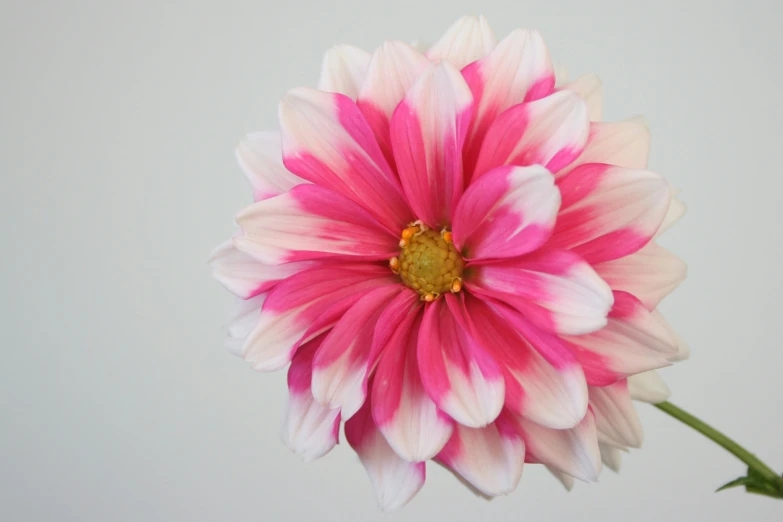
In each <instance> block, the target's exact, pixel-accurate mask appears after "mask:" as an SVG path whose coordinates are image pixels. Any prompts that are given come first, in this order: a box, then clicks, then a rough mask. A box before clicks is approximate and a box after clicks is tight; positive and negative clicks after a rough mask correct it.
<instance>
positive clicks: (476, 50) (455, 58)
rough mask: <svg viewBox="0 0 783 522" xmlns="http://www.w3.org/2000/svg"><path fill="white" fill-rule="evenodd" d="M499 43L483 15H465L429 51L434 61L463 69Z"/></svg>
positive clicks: (429, 56)
mask: <svg viewBox="0 0 783 522" xmlns="http://www.w3.org/2000/svg"><path fill="white" fill-rule="evenodd" d="M495 45H497V38H496V37H495V33H494V32H492V28H491V27H490V26H489V22H487V19H486V18H484V17H483V16H463V17H462V18H460V19H459V20H457V21H456V22H455V23H454V24H453V25H452V26H451V27H449V28H448V30H447V31H446V34H444V35H443V36H442V37H441V38H440V40H438V41H437V42H436V43H435V45H433V46H432V47H430V49H429V51H427V58H429V59H430V60H432V61H433V62H449V63H450V64H451V65H453V66H454V67H455V68H457V69H462V68H463V67H465V66H466V65H468V64H469V63H471V62H474V61H476V60H478V59H479V58H482V57H484V56H486V55H487V54H489V53H490V51H492V49H493V48H494V47H495Z"/></svg>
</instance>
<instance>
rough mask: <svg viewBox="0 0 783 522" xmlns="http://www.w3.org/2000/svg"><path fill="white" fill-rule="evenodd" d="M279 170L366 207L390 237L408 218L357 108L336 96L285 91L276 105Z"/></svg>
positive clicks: (402, 199)
mask: <svg viewBox="0 0 783 522" xmlns="http://www.w3.org/2000/svg"><path fill="white" fill-rule="evenodd" d="M279 117H280V128H281V134H282V137H283V161H284V163H285V166H286V167H287V168H288V169H289V170H290V171H291V172H294V173H296V174H298V175H299V176H300V177H302V178H304V179H306V180H308V181H312V182H313V183H316V184H318V185H321V186H323V187H327V188H331V189H332V190H335V191H337V192H339V193H341V194H343V195H344V196H346V197H348V198H349V199H351V200H353V201H354V202H355V203H357V204H358V205H361V206H363V207H364V208H366V209H367V210H368V211H369V212H370V213H371V214H372V215H373V216H374V217H375V218H376V219H378V221H379V222H381V223H382V224H383V225H384V226H385V227H386V228H388V229H389V230H390V231H392V232H394V233H395V234H397V233H399V231H400V230H401V229H402V228H404V226H405V225H406V224H407V223H408V222H410V221H411V219H412V215H411V214H410V210H409V209H408V207H407V204H406V203H405V199H404V198H403V196H402V191H401V188H400V186H399V183H398V182H397V179H396V177H395V175H394V173H393V172H392V170H391V168H390V167H389V165H388V163H387V162H386V159H385V158H384V157H383V153H382V152H381V149H380V148H379V147H378V143H377V142H376V141H375V136H374V135H373V132H372V129H371V128H370V126H369V124H368V123H367V120H365V119H364V116H363V115H362V113H361V111H360V110H359V108H358V107H357V106H356V104H355V103H354V102H353V101H351V99H350V98H348V97H346V96H344V95H342V94H330V93H324V92H321V91H316V90H313V89H307V88H299V89H294V90H292V91H289V93H288V94H287V95H286V96H285V97H284V98H283V101H282V102H280V109H279Z"/></svg>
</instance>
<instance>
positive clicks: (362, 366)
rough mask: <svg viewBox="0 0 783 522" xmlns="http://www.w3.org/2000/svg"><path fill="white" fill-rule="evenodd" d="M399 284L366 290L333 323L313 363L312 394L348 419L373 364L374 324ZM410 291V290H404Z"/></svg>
mask: <svg viewBox="0 0 783 522" xmlns="http://www.w3.org/2000/svg"><path fill="white" fill-rule="evenodd" d="M403 288H404V287H403V286H402V285H387V286H382V287H379V288H376V289H374V290H370V291H369V292H367V293H366V294H365V295H364V296H362V297H361V298H359V299H358V300H357V301H356V303H355V304H354V305H353V306H352V307H351V308H350V309H349V310H348V311H347V312H346V313H345V315H343V316H342V317H341V318H340V319H339V320H338V321H337V324H335V326H334V328H333V329H332V331H331V332H329V335H328V336H327V337H326V339H324V342H323V344H321V347H320V348H319V349H318V352H317V353H316V354H315V358H314V360H313V395H314V396H315V398H316V400H317V401H318V402H320V403H322V404H324V405H327V406H328V407H329V408H338V407H339V408H341V409H342V415H343V418H344V419H350V418H351V416H352V415H353V414H354V413H356V411H358V409H359V408H360V407H361V405H362V404H363V403H364V399H365V398H366V397H367V377H368V374H369V372H370V369H371V368H373V367H374V366H375V364H376V362H377V358H378V354H377V353H374V351H373V350H372V349H371V347H372V339H373V334H374V332H375V325H376V323H377V322H378V318H379V317H380V315H381V312H383V310H384V308H386V306H387V305H388V304H389V301H391V300H392V299H394V297H396V296H397V295H398V294H399V293H400V292H401V291H403ZM405 290H406V291H408V292H410V290H408V289H405Z"/></svg>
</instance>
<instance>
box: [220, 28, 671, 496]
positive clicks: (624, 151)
mask: <svg viewBox="0 0 783 522" xmlns="http://www.w3.org/2000/svg"><path fill="white" fill-rule="evenodd" d="M601 103H602V99H601V83H600V81H599V80H598V78H597V77H596V76H594V75H588V76H585V77H582V78H578V79H576V80H574V81H571V82H568V81H566V80H565V79H564V78H562V75H561V73H560V72H558V73H557V74H556V70H555V67H554V66H553V64H552V61H551V59H550V56H549V53H548V52H547V48H546V46H545V45H544V42H543V40H542V38H541V35H540V34H539V33H538V32H536V31H530V30H521V29H520V30H516V31H513V32H512V33H511V34H509V35H508V36H506V37H505V38H504V39H502V40H500V41H497V40H496V38H495V35H494V34H493V32H492V30H491V29H490V27H489V25H488V23H487V21H486V20H485V19H484V18H483V17H465V18H463V19H461V20H459V21H457V22H456V23H455V24H454V25H453V26H452V27H451V28H450V29H448V31H447V32H446V34H445V35H444V36H443V37H442V38H441V39H440V40H438V41H437V43H435V45H433V46H432V47H431V48H430V49H429V50H427V51H426V52H423V53H422V52H419V51H417V50H416V49H414V48H413V47H412V46H410V45H408V44H406V43H403V42H399V41H388V42H385V43H384V44H383V45H382V46H381V47H380V48H378V49H377V50H375V51H374V52H373V53H367V52H365V51H363V50H361V49H358V48H355V47H352V46H348V45H341V46H337V47H334V48H332V49H331V50H329V51H328V52H327V53H326V57H325V59H324V61H323V67H322V71H321V78H320V80H319V83H318V89H312V88H296V89H293V90H291V91H290V92H288V94H286V96H285V97H284V98H283V100H282V101H281V102H280V106H279V125H280V132H279V133H257V134H251V135H249V136H248V138H247V139H246V140H245V141H243V142H242V143H241V144H240V145H239V147H238V148H237V158H238V160H239V163H240V165H241V167H242V169H243V170H244V172H245V174H246V175H247V177H248V179H249V180H250V183H251V184H252V188H253V195H254V200H255V202H254V203H253V204H252V205H250V206H249V207H247V208H246V209H244V210H243V211H241V212H240V213H239V215H238V217H237V218H236V221H237V223H238V225H239V230H238V232H237V233H236V234H235V235H234V237H233V238H232V239H231V240H229V241H228V242H226V243H224V244H223V245H221V246H220V247H219V248H218V249H217V250H216V251H215V253H214V255H213V258H212V266H213V273H214V275H215V277H216V278H217V279H218V280H219V281H220V282H221V283H223V284H224V285H225V286H226V288H228V289H229V290H230V291H232V292H233V293H235V294H236V295H237V296H238V297H239V298H241V300H242V303H241V306H240V310H239V313H238V315H237V317H236V318H235V319H234V320H233V321H232V322H231V324H230V326H229V345H230V346H231V348H232V349H233V350H234V351H235V352H236V353H237V354H239V355H241V356H242V357H243V358H244V359H245V360H246V361H248V362H249V363H250V364H251V365H252V367H253V368H254V369H256V370H259V371H274V370H280V369H283V368H284V367H286V366H287V365H289V364H290V366H289V368H288V387H289V393H290V399H289V404H288V410H287V416H286V419H285V425H284V428H283V435H282V438H283V441H284V443H285V444H286V445H287V446H288V447H290V448H291V449H292V450H293V451H295V452H296V453H298V454H300V455H301V456H302V457H303V458H304V459H306V460H312V459H316V458H318V457H321V456H322V455H324V454H326V453H327V452H328V451H329V450H331V449H332V448H333V447H334V446H335V444H337V442H338V437H339V431H340V425H341V424H342V423H344V433H345V438H346V439H347V441H348V444H349V445H350V446H351V447H352V448H353V449H354V450H355V451H356V453H357V454H358V455H359V458H360V459H361V461H362V463H363V464H364V467H365V468H366V470H367V473H368V474H369V477H370V481H371V482H372V485H373V487H374V489H375V493H376V496H377V499H378V502H379V504H380V506H381V507H382V508H383V509H386V510H391V509H395V508H399V507H401V506H403V505H404V504H405V503H407V502H408V501H409V500H410V499H411V498H412V497H413V496H414V495H415V494H416V492H417V491H418V490H419V489H420V488H421V487H422V485H423V484H424V480H425V470H426V465H427V461H430V460H432V461H434V462H436V463H438V464H440V465H443V466H445V467H447V468H449V469H450V470H451V471H453V472H454V473H455V474H456V475H458V476H459V477H460V478H461V479H463V481H464V482H465V483H467V484H468V485H469V486H470V487H471V488H474V490H475V491H476V492H478V493H480V494H482V495H485V496H496V495H503V494H507V493H509V492H511V491H513V490H514V488H515V487H516V486H517V483H518V482H519V479H520V475H521V473H522V468H523V464H524V463H538V464H543V465H545V466H547V467H548V468H549V469H550V470H551V471H552V472H553V473H554V474H555V475H556V476H557V477H558V478H559V479H560V480H561V481H563V483H564V484H565V485H566V486H567V487H569V488H570V486H571V484H572V482H573V479H580V480H584V481H594V480H596V479H597V477H598V475H599V473H600V472H601V467H602V463H605V464H606V465H607V466H608V467H610V468H612V469H615V470H616V469H617V468H618V466H619V460H620V454H621V451H625V450H627V449H629V448H638V447H639V446H640V445H641V443H642V428H641V425H640V422H639V418H638V416H637V414H636V412H635V410H634V406H633V404H632V402H631V401H632V399H634V398H635V399H641V400H645V401H650V402H659V401H662V400H664V399H665V398H666V397H667V394H668V391H667V389H666V386H665V385H664V384H663V383H662V381H661V380H660V378H659V377H658V376H657V375H656V374H655V373H651V372H652V371H653V370H655V369H657V368H661V367H664V366H668V365H670V364H671V363H672V362H673V361H676V360H678V359H681V358H682V357H684V355H685V347H684V346H683V344H682V342H681V341H680V339H679V338H678V337H677V335H676V334H675V333H674V332H673V331H672V329H671V328H670V327H669V325H668V324H667V323H666V322H665V321H664V320H663V318H662V317H661V315H660V314H659V313H658V312H657V311H656V307H657V306H658V303H659V302H660V301H661V299H663V298H664V297H665V296H666V295H667V294H668V293H669V292H671V291H672V290H673V289H674V288H675V287H676V286H677V285H678V284H679V283H680V282H681V281H682V280H683V279H684V277H685V271H686V270H685V265H684V264H683V262H682V261H680V260H679V259H678V258H677V257H675V256H674V255H673V254H671V253H670V252H668V251H667V250H666V249H664V248H662V247H661V246H659V245H658V244H656V242H655V238H656V237H657V236H658V235H659V234H661V233H662V232H663V231H664V230H666V229H667V228H668V227H669V226H670V225H671V224H672V223H674V222H675V221H676V220H677V218H679V217H680V216H681V215H682V213H683V211H684V207H683V205H682V204H681V203H680V202H679V201H678V200H677V199H676V197H675V195H674V194H675V193H674V191H673V189H672V188H671V187H670V185H669V184H668V183H667V182H666V181H665V180H664V179H663V178H662V177H661V176H660V175H658V174H656V173H653V172H650V171H649V170H647V169H646V167H647V157H648V149H649V132H648V129H647V126H646V124H645V122H644V121H643V120H641V119H639V118H633V119H629V120H625V121H620V122H612V123H605V122H602V121H601Z"/></svg>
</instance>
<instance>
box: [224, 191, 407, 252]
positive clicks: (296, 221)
mask: <svg viewBox="0 0 783 522" xmlns="http://www.w3.org/2000/svg"><path fill="white" fill-rule="evenodd" d="M237 223H239V225H240V226H241V227H242V231H243V232H244V234H243V235H241V236H239V237H237V238H235V239H234V244H235V245H236V246H237V247H238V248H239V249H240V250H241V251H243V252H246V253H247V254H250V255H252V256H253V257H255V258H256V259H259V260H260V261H262V262H264V263H268V264H273V265H277V264H283V263H290V262H293V261H303V260H309V259H319V258H335V257H338V258H340V257H342V258H351V259H355V260H362V259H363V260H383V259H389V258H391V257H394V256H395V255H397V254H398V252H399V246H398V244H397V243H398V239H397V238H396V237H395V235H393V234H391V233H390V232H389V231H388V230H386V229H385V228H383V227H382V226H381V225H380V224H379V223H378V222H377V221H375V220H374V219H373V218H372V216H371V215H370V214H369V213H368V212H367V211H366V210H364V209H363V208H362V207H360V206H359V205H356V204H354V203H353V202H352V201H351V200H350V199H348V198H346V197H345V196H342V195H340V194H338V193H337V192H334V191H333V190H329V189H326V188H323V187H319V186H317V185H301V186H299V187H294V188H293V189H291V190H290V191H289V192H286V193H285V194H281V195H279V196H275V197H273V198H269V199H265V200H264V201H259V202H257V203H254V204H253V205H251V206H249V207H248V208H246V209H245V210H243V211H242V212H241V213H240V214H239V215H238V216H237Z"/></svg>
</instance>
